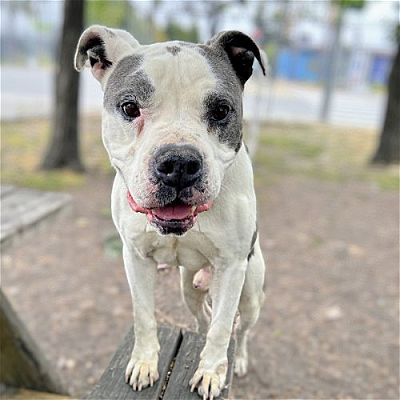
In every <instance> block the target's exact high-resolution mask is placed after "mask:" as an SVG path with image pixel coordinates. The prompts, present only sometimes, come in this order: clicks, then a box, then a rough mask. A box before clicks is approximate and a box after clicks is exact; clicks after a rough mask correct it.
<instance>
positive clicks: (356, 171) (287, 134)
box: [1, 117, 399, 214]
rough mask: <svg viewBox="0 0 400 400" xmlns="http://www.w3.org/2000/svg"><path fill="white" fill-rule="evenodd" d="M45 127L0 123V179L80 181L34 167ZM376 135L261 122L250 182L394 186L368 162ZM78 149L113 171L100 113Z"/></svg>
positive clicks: (394, 175)
mask: <svg viewBox="0 0 400 400" xmlns="http://www.w3.org/2000/svg"><path fill="white" fill-rule="evenodd" d="M50 130H51V127H50V122H49V121H48V120H44V119H35V120H24V121H20V122H2V123H1V181H2V182H4V183H11V184H17V185H21V186H27V187H32V188H37V189H42V190H66V189H69V188H73V187H79V186H81V185H83V184H85V182H86V179H87V177H86V176H87V175H85V174H78V173H74V172H70V171H64V170H59V171H49V172H47V171H40V170H39V169H38V166H39V165H40V161H41V157H42V155H43V153H44V151H45V148H46V145H47V143H48V139H49V136H50ZM376 139H377V137H376V132H374V131H371V130H366V129H345V128H339V127H331V126H327V125H322V124H294V123H269V124H266V125H264V126H263V127H262V132H261V134H260V140H259V143H258V146H257V154H256V157H255V160H254V166H255V181H256V184H257V185H272V184H273V183H274V182H276V180H277V179H278V178H279V177H280V176H282V175H298V176H306V177H311V178H313V179H319V180H324V181H333V182H343V181H365V182H372V183H374V184H376V185H377V187H379V188H381V189H383V190H398V189H399V171H398V167H397V166H392V167H372V166H370V165H369V163H368V162H369V159H370V157H371V155H372V153H373V151H374V149H375V145H376ZM81 149H82V159H83V162H84V164H85V166H86V168H87V169H88V170H89V171H90V173H91V174H99V175H109V174H113V171H112V168H111V166H110V163H109V160H108V156H107V153H106V151H105V149H104V147H103V144H102V141H101V123H100V117H97V118H96V117H86V118H84V119H83V120H82V124H81ZM107 213H108V212H105V211H104V214H107Z"/></svg>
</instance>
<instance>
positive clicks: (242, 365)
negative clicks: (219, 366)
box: [234, 356, 249, 378]
mask: <svg viewBox="0 0 400 400" xmlns="http://www.w3.org/2000/svg"><path fill="white" fill-rule="evenodd" d="M248 366H249V361H248V359H247V357H243V356H236V359H235V368H234V371H235V375H236V376H238V377H239V378H242V377H243V376H245V375H246V374H247V369H248Z"/></svg>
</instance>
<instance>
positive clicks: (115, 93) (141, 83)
mask: <svg viewBox="0 0 400 400" xmlns="http://www.w3.org/2000/svg"><path fill="white" fill-rule="evenodd" d="M142 63H143V57H142V56H138V55H131V56H127V57H124V58H123V59H122V60H121V61H120V62H119V63H118V64H117V65H116V67H115V69H114V71H112V73H111V75H110V78H109V79H108V82H107V85H106V88H105V91H104V107H105V108H106V109H107V111H109V112H115V111H119V109H120V107H121V105H122V104H123V103H124V102H127V101H134V102H135V103H137V104H138V105H139V107H140V108H146V107H147V106H148V105H149V104H150V102H151V99H152V96H153V94H154V92H155V88H154V86H153V85H152V83H151V81H150V79H149V77H148V76H147V74H146V73H145V72H144V71H143V70H142V69H140V67H141V65H142Z"/></svg>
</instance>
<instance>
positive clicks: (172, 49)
mask: <svg viewBox="0 0 400 400" xmlns="http://www.w3.org/2000/svg"><path fill="white" fill-rule="evenodd" d="M166 49H167V51H168V52H169V53H171V54H172V55H173V56H176V55H177V54H178V53H179V52H180V51H181V48H180V47H179V46H167V47H166Z"/></svg>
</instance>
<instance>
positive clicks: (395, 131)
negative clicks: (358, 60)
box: [372, 44, 400, 164]
mask: <svg viewBox="0 0 400 400" xmlns="http://www.w3.org/2000/svg"><path fill="white" fill-rule="evenodd" d="M399 161H400V44H399V46H398V49H397V54H396V57H395V59H394V60H393V66H392V71H391V72H390V75H389V82H388V101H387V106H386V116H385V122H384V124H383V129H382V133H381V136H380V139H379V144H378V148H377V150H376V153H375V155H374V157H373V158H372V162H373V163H376V164H378V163H380V164H390V163H398V162H399Z"/></svg>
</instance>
